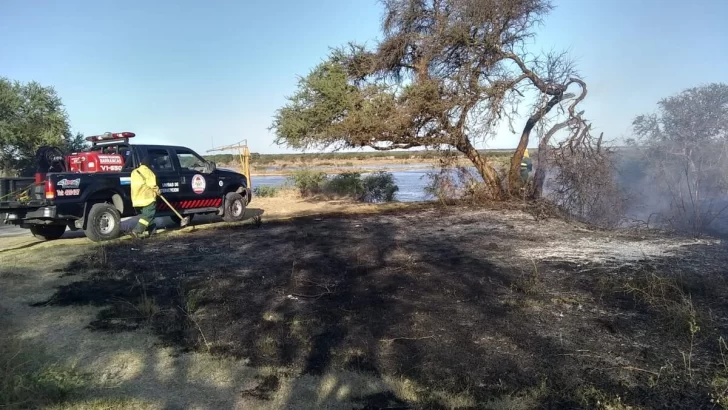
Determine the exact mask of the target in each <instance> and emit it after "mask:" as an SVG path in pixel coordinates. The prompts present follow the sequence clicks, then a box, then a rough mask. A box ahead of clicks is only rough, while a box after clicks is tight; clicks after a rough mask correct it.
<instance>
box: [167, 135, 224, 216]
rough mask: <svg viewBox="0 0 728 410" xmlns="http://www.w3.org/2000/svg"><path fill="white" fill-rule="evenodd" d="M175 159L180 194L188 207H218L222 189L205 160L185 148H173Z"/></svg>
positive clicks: (220, 201)
mask: <svg viewBox="0 0 728 410" xmlns="http://www.w3.org/2000/svg"><path fill="white" fill-rule="evenodd" d="M174 152H175V158H174V159H175V160H176V164H175V166H177V169H178V170H179V175H180V195H181V197H182V200H183V201H184V202H185V205H189V206H187V207H189V208H210V207H218V206H220V205H221V203H222V199H221V198H222V191H221V188H220V185H219V181H218V178H217V177H216V176H215V174H214V173H210V172H209V168H208V166H207V161H205V160H204V159H203V158H202V157H200V156H199V155H197V153H195V152H194V151H192V150H190V149H187V148H175V149H174Z"/></svg>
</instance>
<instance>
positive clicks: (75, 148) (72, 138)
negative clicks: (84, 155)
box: [63, 132, 90, 153]
mask: <svg viewBox="0 0 728 410" xmlns="http://www.w3.org/2000/svg"><path fill="white" fill-rule="evenodd" d="M63 139H64V141H63V151H64V152H68V153H71V152H79V151H83V150H85V149H87V148H89V147H90V144H89V143H88V141H86V139H85V138H84V136H83V134H81V133H80V132H78V133H76V134H75V135H73V134H71V133H67V134H66V135H64V138H63Z"/></svg>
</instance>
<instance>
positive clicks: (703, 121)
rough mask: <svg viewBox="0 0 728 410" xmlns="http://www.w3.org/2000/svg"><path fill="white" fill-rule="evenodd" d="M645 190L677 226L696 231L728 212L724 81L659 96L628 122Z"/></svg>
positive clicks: (646, 196)
mask: <svg viewBox="0 0 728 410" xmlns="http://www.w3.org/2000/svg"><path fill="white" fill-rule="evenodd" d="M634 131H635V134H636V136H637V142H639V145H640V146H641V147H642V148H643V149H644V150H645V152H644V153H645V156H644V161H643V163H645V164H646V165H647V166H648V172H647V174H648V175H647V176H648V178H649V179H648V181H649V185H648V186H649V187H650V190H644V189H643V190H642V191H641V192H640V193H641V196H642V197H643V198H644V199H650V200H651V202H652V203H653V205H656V204H667V205H668V206H667V207H666V209H662V210H661V211H662V212H660V213H661V214H662V216H663V217H664V219H665V220H666V222H668V223H670V224H671V225H672V226H673V227H675V228H678V229H681V230H690V231H692V232H694V233H702V232H704V231H705V230H706V229H708V228H709V227H711V225H712V224H713V222H714V221H716V219H717V218H719V217H723V216H725V215H726V212H727V211H728V204H727V203H726V200H725V197H726V194H728V84H720V83H713V84H706V85H703V86H699V87H694V88H690V89H686V90H684V91H682V92H680V93H679V94H676V95H674V96H671V97H667V98H664V99H662V100H660V101H659V103H658V110H657V112H655V113H650V114H645V115H640V116H638V117H637V118H636V119H635V120H634Z"/></svg>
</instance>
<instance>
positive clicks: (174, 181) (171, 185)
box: [147, 148, 180, 210]
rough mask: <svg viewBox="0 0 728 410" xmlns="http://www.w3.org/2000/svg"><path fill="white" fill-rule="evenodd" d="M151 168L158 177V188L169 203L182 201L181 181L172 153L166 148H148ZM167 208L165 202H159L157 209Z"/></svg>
mask: <svg viewBox="0 0 728 410" xmlns="http://www.w3.org/2000/svg"><path fill="white" fill-rule="evenodd" d="M147 153H148V154H149V163H150V168H152V171H154V174H155V175H156V176H157V186H159V189H160V190H161V191H162V195H164V197H165V198H167V200H168V201H170V202H172V203H174V202H177V201H179V200H180V179H179V174H178V173H177V170H176V169H175V168H174V162H173V161H172V153H171V152H169V150H168V149H165V148H148V149H147ZM165 208H166V206H165V204H164V202H163V201H157V209H158V210H163V209H165Z"/></svg>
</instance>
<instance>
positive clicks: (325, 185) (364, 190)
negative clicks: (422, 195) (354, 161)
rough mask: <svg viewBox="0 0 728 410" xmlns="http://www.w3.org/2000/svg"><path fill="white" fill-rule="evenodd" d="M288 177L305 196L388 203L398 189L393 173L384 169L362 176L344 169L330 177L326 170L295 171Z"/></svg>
mask: <svg viewBox="0 0 728 410" xmlns="http://www.w3.org/2000/svg"><path fill="white" fill-rule="evenodd" d="M289 180H290V181H291V182H292V183H293V185H294V186H295V187H296V188H297V189H298V191H299V192H300V193H301V195H302V196H314V195H319V194H323V195H325V196H328V197H339V198H341V197H346V198H352V199H355V200H357V201H363V202H389V201H393V200H394V197H395V194H396V193H397V191H399V187H398V186H397V185H396V184H395V183H394V175H392V174H391V173H389V172H384V171H382V172H377V173H374V174H372V175H368V176H366V177H363V178H362V176H361V174H360V173H358V172H345V173H343V174H338V175H334V176H333V177H331V178H329V177H327V175H326V173H324V172H319V171H312V170H301V171H296V172H294V173H293V175H291V176H290V177H289Z"/></svg>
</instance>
